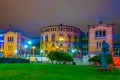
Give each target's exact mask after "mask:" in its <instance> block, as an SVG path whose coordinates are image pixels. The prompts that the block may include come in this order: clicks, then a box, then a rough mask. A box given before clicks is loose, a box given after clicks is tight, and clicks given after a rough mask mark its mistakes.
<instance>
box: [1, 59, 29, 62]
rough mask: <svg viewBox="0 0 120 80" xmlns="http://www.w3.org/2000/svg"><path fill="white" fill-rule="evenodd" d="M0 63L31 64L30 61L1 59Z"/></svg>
mask: <svg viewBox="0 0 120 80" xmlns="http://www.w3.org/2000/svg"><path fill="white" fill-rule="evenodd" d="M0 63H30V61H29V60H27V59H21V58H0Z"/></svg>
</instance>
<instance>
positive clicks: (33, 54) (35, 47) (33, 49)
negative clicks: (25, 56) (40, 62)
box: [32, 46, 36, 56]
mask: <svg viewBox="0 0 120 80" xmlns="http://www.w3.org/2000/svg"><path fill="white" fill-rule="evenodd" d="M32 49H33V56H34V54H35V49H36V47H35V46H33V47H32Z"/></svg>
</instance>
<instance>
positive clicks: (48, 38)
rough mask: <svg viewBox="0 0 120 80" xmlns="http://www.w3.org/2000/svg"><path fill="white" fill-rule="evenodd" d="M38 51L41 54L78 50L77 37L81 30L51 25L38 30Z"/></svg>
mask: <svg viewBox="0 0 120 80" xmlns="http://www.w3.org/2000/svg"><path fill="white" fill-rule="evenodd" d="M40 32H41V33H40V34H41V35H40V36H41V41H40V50H43V53H44V54H45V53H49V52H50V51H56V50H57V51H65V52H70V50H71V49H77V50H78V49H79V37H80V35H81V30H80V29H79V28H77V27H73V26H68V25H52V26H47V27H43V28H41V29H40Z"/></svg>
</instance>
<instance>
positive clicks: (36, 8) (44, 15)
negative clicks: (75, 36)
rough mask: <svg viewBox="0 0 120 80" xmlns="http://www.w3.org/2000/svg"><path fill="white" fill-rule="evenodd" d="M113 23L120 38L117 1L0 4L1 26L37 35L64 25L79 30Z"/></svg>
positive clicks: (15, 0) (3, 0) (1, 0)
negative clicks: (44, 30)
mask: <svg viewBox="0 0 120 80" xmlns="http://www.w3.org/2000/svg"><path fill="white" fill-rule="evenodd" d="M101 20H102V21H103V22H105V23H115V24H116V25H115V33H116V34H119V30H120V29H119V24H120V0H0V26H1V28H3V27H4V28H7V27H8V25H9V24H12V25H13V26H17V27H18V28H20V29H22V30H23V31H26V32H28V33H32V34H35V35H36V36H37V35H39V32H40V30H39V29H40V27H44V26H48V25H54V24H55V25H57V24H59V23H63V24H65V25H71V26H76V27H80V28H81V29H82V30H83V31H85V32H87V25H91V24H97V23H98V22H99V21H101Z"/></svg>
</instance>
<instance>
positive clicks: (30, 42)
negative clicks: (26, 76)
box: [27, 40, 32, 59]
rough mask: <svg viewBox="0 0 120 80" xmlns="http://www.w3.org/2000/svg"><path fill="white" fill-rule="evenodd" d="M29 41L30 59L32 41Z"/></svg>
mask: <svg viewBox="0 0 120 80" xmlns="http://www.w3.org/2000/svg"><path fill="white" fill-rule="evenodd" d="M27 43H28V45H29V46H30V48H29V59H30V54H31V44H32V41H30V40H29V41H28V42H27Z"/></svg>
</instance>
